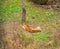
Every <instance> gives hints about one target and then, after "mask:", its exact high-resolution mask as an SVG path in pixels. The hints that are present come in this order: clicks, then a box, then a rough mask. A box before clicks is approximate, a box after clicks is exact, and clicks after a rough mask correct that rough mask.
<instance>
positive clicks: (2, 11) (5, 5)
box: [0, 0, 60, 45]
mask: <svg viewBox="0 0 60 49" xmlns="http://www.w3.org/2000/svg"><path fill="white" fill-rule="evenodd" d="M21 4H22V3H21V0H18V1H17V0H11V1H10V0H5V1H3V0H0V5H1V6H0V7H1V8H0V22H4V23H10V22H11V21H21V16H22V14H21V13H22V5H21ZM25 4H26V10H27V15H26V17H27V19H26V20H27V22H29V23H31V24H34V23H36V24H39V25H41V26H43V28H44V26H45V27H46V28H44V29H45V30H43V31H42V32H38V33H35V34H32V37H33V39H34V41H37V42H38V41H39V42H43V43H46V42H47V41H48V40H49V37H50V35H51V34H50V33H52V32H54V31H55V30H56V29H57V28H59V27H58V25H56V20H55V18H56V17H57V16H56V14H55V12H54V10H53V9H52V8H51V9H48V10H45V9H42V8H37V7H34V6H32V5H31V3H28V2H25ZM32 16H34V17H35V19H32ZM59 16H60V15H59ZM58 19H59V17H58ZM59 21H60V20H57V23H59ZM51 28H52V29H53V31H52V32H51V31H50V29H51ZM26 39H27V37H26ZM53 45H56V44H53Z"/></svg>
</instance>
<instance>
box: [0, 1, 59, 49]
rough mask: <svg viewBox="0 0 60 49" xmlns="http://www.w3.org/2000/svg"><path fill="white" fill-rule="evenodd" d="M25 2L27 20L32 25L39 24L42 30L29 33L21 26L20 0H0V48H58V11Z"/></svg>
mask: <svg viewBox="0 0 60 49" xmlns="http://www.w3.org/2000/svg"><path fill="white" fill-rule="evenodd" d="M25 4H26V10H27V15H26V17H27V19H26V20H27V22H28V23H29V24H30V25H31V26H32V27H36V26H40V27H41V29H42V31H41V32H37V33H34V34H31V33H30V32H27V31H25V30H24V29H23V28H22V27H21V26H22V24H21V16H22V5H21V1H20V0H18V1H17V0H5V1H4V0H1V1H0V5H1V6H0V9H1V10H0V28H1V29H0V30H1V31H0V32H1V33H0V34H1V35H3V37H2V38H1V37H0V38H1V40H2V39H3V41H2V43H1V44H0V45H1V46H0V47H1V49H60V11H56V9H53V8H50V9H45V8H41V7H36V6H35V5H32V4H31V2H27V1H25ZM33 18H34V19H33ZM2 33H3V34H2Z"/></svg>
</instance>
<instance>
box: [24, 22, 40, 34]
mask: <svg viewBox="0 0 60 49" xmlns="http://www.w3.org/2000/svg"><path fill="white" fill-rule="evenodd" d="M23 29H24V30H26V31H28V32H31V33H35V32H41V28H40V27H36V28H32V27H31V26H30V25H29V24H28V23H25V24H24V25H23Z"/></svg>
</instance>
